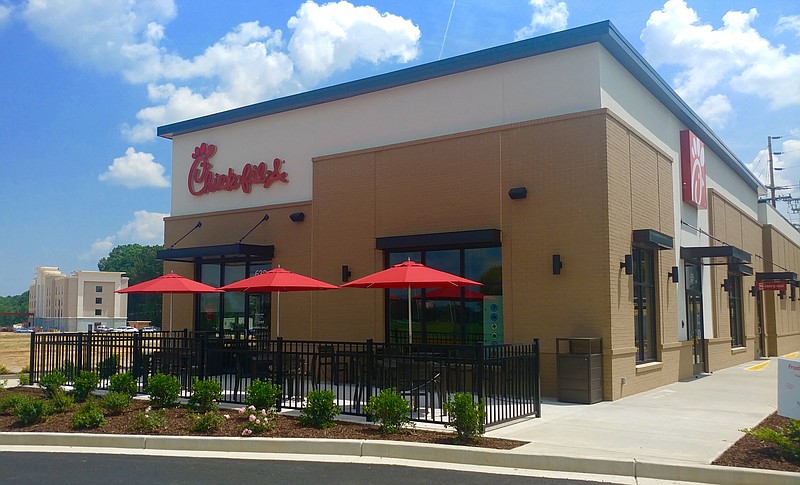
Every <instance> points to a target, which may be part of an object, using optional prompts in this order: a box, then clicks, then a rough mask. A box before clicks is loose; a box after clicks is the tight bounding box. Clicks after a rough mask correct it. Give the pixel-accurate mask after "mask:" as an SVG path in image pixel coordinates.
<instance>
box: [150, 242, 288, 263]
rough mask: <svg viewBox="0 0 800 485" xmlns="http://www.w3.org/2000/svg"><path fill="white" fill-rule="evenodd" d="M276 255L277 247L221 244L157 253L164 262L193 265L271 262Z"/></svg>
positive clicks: (165, 250) (173, 249)
mask: <svg viewBox="0 0 800 485" xmlns="http://www.w3.org/2000/svg"><path fill="white" fill-rule="evenodd" d="M274 255H275V246H259V245H256V244H242V243H238V242H237V243H233V244H221V245H217V246H198V247H193V248H178V249H175V248H171V249H162V250H160V251H157V252H156V258H157V259H161V260H164V261H180V262H184V263H192V262H195V261H198V260H200V261H206V260H208V261H213V260H223V259H224V260H225V261H247V260H254V259H257V260H264V261H270V260H272V258H273V256H274Z"/></svg>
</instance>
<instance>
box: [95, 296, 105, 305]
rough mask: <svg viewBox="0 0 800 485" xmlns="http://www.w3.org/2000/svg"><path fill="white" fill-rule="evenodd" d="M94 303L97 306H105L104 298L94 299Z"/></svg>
mask: <svg viewBox="0 0 800 485" xmlns="http://www.w3.org/2000/svg"><path fill="white" fill-rule="evenodd" d="M94 303H95V305H102V304H103V298H101V297H97V298H95V299H94Z"/></svg>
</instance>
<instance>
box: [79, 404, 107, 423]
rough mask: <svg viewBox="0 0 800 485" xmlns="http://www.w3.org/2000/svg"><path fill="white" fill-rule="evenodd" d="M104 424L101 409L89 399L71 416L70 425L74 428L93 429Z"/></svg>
mask: <svg viewBox="0 0 800 485" xmlns="http://www.w3.org/2000/svg"><path fill="white" fill-rule="evenodd" d="M104 424H106V418H105V417H104V416H103V411H102V410H100V408H99V407H97V404H95V403H94V401H89V402H87V403H86V404H84V405H83V406H81V409H80V410H79V411H78V412H77V413H75V414H74V415H73V416H72V427H73V428H74V429H94V428H99V427H100V426H102V425H104Z"/></svg>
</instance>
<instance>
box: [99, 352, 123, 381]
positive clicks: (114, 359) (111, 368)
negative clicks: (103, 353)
mask: <svg viewBox="0 0 800 485" xmlns="http://www.w3.org/2000/svg"><path fill="white" fill-rule="evenodd" d="M117 372H119V356H118V355H116V354H114V355H112V356H111V357H108V358H107V359H103V360H102V361H100V363H99V364H97V373H98V374H100V379H108V378H109V377H111V376H113V375H114V374H116V373H117Z"/></svg>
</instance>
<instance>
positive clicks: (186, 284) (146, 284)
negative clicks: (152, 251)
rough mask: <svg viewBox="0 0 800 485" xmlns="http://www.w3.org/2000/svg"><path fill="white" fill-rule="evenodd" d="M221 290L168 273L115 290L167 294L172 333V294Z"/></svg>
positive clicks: (217, 291)
mask: <svg viewBox="0 0 800 485" xmlns="http://www.w3.org/2000/svg"><path fill="white" fill-rule="evenodd" d="M220 292H222V290H220V289H218V288H214V287H213V286H209V285H207V284H205V283H200V282H199V281H195V280H192V279H189V278H186V277H184V276H181V275H178V274H175V273H169V274H165V275H163V276H159V277H158V278H153V279H152V280H147V281H142V282H141V283H137V284H135V285H133V286H129V287H127V288H122V289H120V290H117V291H116V293H160V294H167V293H169V331H170V332H171V331H172V295H173V294H174V293H220Z"/></svg>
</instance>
